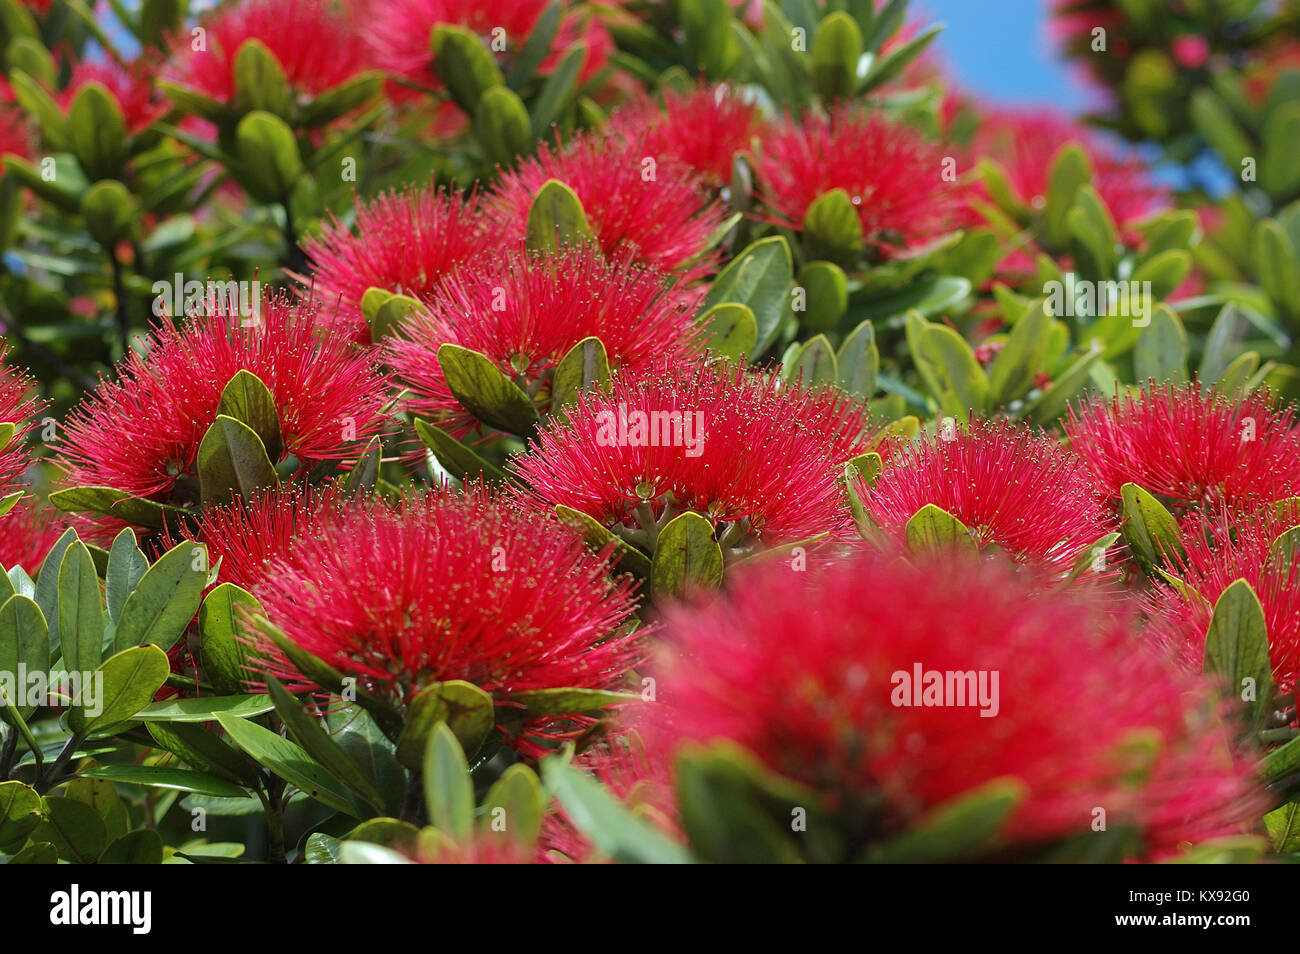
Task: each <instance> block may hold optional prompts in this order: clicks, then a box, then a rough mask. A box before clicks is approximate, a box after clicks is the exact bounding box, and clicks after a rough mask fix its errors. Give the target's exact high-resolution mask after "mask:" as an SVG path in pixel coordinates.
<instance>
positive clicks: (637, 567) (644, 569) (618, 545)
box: [555, 504, 650, 579]
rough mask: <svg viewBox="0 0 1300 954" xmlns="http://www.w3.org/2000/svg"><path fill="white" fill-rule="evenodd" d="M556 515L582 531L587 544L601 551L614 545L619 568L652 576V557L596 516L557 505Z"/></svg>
mask: <svg viewBox="0 0 1300 954" xmlns="http://www.w3.org/2000/svg"><path fill="white" fill-rule="evenodd" d="M555 515H556V516H557V517H558V518H559V520H560V522H561V523H563V524H565V525H566V526H569V527H572V528H573V529H575V530H577V531H578V532H580V533H581V534H582V535H583V537H584V539H585V540H586V542H587V546H589V547H591V549H593V550H595V551H596V552H597V553H599V552H600V551H601V550H603V549H604V548H605V547H606V546H608V545H609V544H611V543H612V544H613V545H614V555H615V558H616V565H617V566H618V567H619V569H621V570H623V571H625V572H627V573H631V574H633V575H634V576H636V577H637V578H639V579H647V578H649V576H650V559H649V558H648V557H647V556H646V555H645V554H644V553H642V552H641V551H640V550H638V549H637V548H636V547H634V546H632V545H631V544H630V543H628V542H627V541H626V540H624V539H623V538H622V537H618V536H615V535H614V534H613V533H612V532H611V531H610V530H609V528H608V527H606V526H605V525H604V524H602V523H601V522H600V521H599V520H597V519H596V518H595V517H592V516H590V515H588V514H585V513H582V512H581V511H578V510H574V509H572V508H571V507H566V506H564V505H563V504H556V505H555Z"/></svg>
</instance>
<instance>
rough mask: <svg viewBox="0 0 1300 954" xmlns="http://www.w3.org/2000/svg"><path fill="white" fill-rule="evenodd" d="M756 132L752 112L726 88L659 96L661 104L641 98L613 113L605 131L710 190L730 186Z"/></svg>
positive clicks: (757, 124) (755, 115)
mask: <svg viewBox="0 0 1300 954" xmlns="http://www.w3.org/2000/svg"><path fill="white" fill-rule="evenodd" d="M759 127H760V120H759V112H758V108H757V107H756V106H755V105H754V104H753V103H750V102H748V101H746V100H745V99H743V98H742V97H741V96H740V95H739V94H737V93H735V92H734V91H733V90H731V89H730V88H728V87H726V86H703V85H701V86H697V87H696V88H695V89H694V90H693V91H692V92H690V93H679V92H677V91H675V90H672V89H665V90H664V92H663V105H662V107H661V106H660V105H659V103H658V102H657V101H656V100H655V99H654V98H653V97H650V96H642V97H639V98H638V99H635V100H633V101H632V102H630V103H628V104H626V105H624V106H621V107H620V108H619V109H617V110H615V112H614V114H613V115H612V116H610V118H609V126H608V130H609V131H610V132H613V133H615V134H617V135H620V136H622V137H623V138H624V139H627V140H628V141H630V142H636V143H639V144H640V145H641V148H642V150H643V151H644V153H645V155H647V156H655V157H658V158H660V159H662V158H665V157H669V158H672V159H676V160H678V161H680V162H683V163H685V164H686V165H688V166H690V167H691V168H692V169H694V170H695V171H696V172H698V173H699V174H700V175H702V176H703V177H704V179H705V181H706V182H707V183H708V184H709V185H710V186H712V187H713V188H715V189H716V188H719V187H720V186H725V185H726V184H727V183H729V182H730V181H731V166H732V162H733V160H734V159H735V157H736V154H737V153H740V152H743V151H745V150H747V149H749V147H750V142H751V140H752V139H753V137H754V134H755V133H756V132H757V131H758V129H759Z"/></svg>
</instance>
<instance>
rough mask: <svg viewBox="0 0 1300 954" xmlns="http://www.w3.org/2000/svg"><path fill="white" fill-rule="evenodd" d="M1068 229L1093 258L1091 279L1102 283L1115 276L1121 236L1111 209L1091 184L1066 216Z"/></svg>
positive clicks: (1076, 199)
mask: <svg viewBox="0 0 1300 954" xmlns="http://www.w3.org/2000/svg"><path fill="white" fill-rule="evenodd" d="M1065 220H1066V228H1067V230H1068V231H1069V233H1070V235H1071V236H1073V237H1074V239H1075V241H1077V242H1078V243H1079V245H1080V246H1081V247H1082V250H1083V251H1084V252H1085V253H1086V255H1085V256H1083V257H1086V258H1087V259H1090V264H1091V273H1092V274H1091V276H1090V277H1091V278H1093V279H1095V280H1098V281H1100V280H1103V279H1105V278H1108V277H1110V276H1111V275H1112V274H1114V271H1115V265H1116V264H1117V261H1118V255H1117V254H1116V248H1117V246H1118V245H1119V234H1118V232H1117V231H1116V229H1115V221H1114V220H1113V219H1112V218H1111V217H1110V210H1108V209H1107V208H1106V204H1105V203H1104V202H1102V201H1101V198H1100V196H1098V195H1097V190H1096V189H1094V188H1093V187H1092V186H1091V185H1085V186H1083V187H1082V188H1081V189H1079V191H1078V193H1077V194H1076V195H1075V199H1074V207H1073V208H1072V209H1070V211H1069V212H1068V213H1067V214H1066V217H1065Z"/></svg>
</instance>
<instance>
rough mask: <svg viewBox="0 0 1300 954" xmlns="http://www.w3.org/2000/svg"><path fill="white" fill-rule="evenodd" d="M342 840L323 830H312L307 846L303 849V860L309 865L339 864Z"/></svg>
mask: <svg viewBox="0 0 1300 954" xmlns="http://www.w3.org/2000/svg"><path fill="white" fill-rule="evenodd" d="M342 844H343V843H342V842H341V841H339V839H337V838H331V837H330V836H329V835H326V834H324V833H322V832H319V831H317V832H312V834H311V836H310V837H309V838H308V839H307V847H306V849H304V851H303V861H304V862H305V863H306V864H309V865H337V864H340V861H339V857H340V849H341V847H342Z"/></svg>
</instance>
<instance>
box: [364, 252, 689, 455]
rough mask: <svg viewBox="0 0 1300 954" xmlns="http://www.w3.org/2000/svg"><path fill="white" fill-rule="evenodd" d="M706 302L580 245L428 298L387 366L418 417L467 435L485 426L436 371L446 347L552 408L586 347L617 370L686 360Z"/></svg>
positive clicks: (480, 268) (477, 271)
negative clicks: (566, 371) (567, 371)
mask: <svg viewBox="0 0 1300 954" xmlns="http://www.w3.org/2000/svg"><path fill="white" fill-rule="evenodd" d="M699 297H700V296H699V294H698V293H695V292H689V291H688V292H683V291H680V290H676V289H673V288H671V287H670V286H669V282H668V280H667V279H666V276H665V275H664V274H663V273H662V272H660V271H658V270H656V269H653V268H649V267H647V266H644V265H639V264H636V263H635V262H633V261H631V259H630V257H629V256H628V254H627V253H624V254H623V255H622V256H621V257H620V260H618V261H613V262H611V261H607V260H606V259H605V257H604V256H603V255H602V254H601V252H600V250H599V249H596V248H593V247H591V246H581V247H577V248H570V249H566V250H564V251H562V252H561V254H560V257H559V259H558V260H555V261H552V260H542V259H534V258H532V257H531V256H529V255H528V254H527V253H526V252H524V251H523V250H515V251H513V252H511V253H508V254H506V255H504V256H496V257H493V258H488V259H481V260H478V261H477V263H476V264H475V265H474V266H473V267H467V268H465V269H463V270H462V271H461V272H460V273H459V274H457V275H455V276H453V277H452V278H449V279H447V280H446V281H444V282H443V283H442V284H441V285H440V286H439V287H438V289H437V291H436V292H435V293H434V294H433V295H431V296H430V297H429V298H428V299H426V301H427V311H425V312H422V313H420V314H419V315H416V316H413V317H412V318H410V319H408V320H407V321H406V322H405V323H404V325H403V327H402V329H401V334H400V336H396V337H390V338H388V339H387V340H386V341H385V348H384V358H385V361H386V362H387V363H388V364H389V365H390V366H391V367H392V368H393V369H394V371H395V372H396V374H397V377H398V379H399V380H400V381H401V382H402V383H403V384H405V385H406V387H407V388H408V389H409V390H410V392H411V396H410V397H409V398H408V399H407V401H406V406H407V409H408V410H410V411H411V413H413V414H417V415H419V416H421V417H426V418H433V419H436V420H437V421H438V422H440V423H443V424H444V426H447V425H449V426H450V427H451V428H452V429H453V430H454V431H456V432H457V433H461V434H463V433H465V432H467V431H469V430H471V429H472V428H473V427H475V426H476V424H477V422H476V420H475V419H474V417H473V416H471V415H470V414H469V413H468V412H467V411H465V410H464V409H463V408H462V407H461V406H460V403H459V402H458V401H457V400H456V398H455V396H454V395H453V394H452V392H451V389H450V388H449V387H448V386H447V379H446V378H445V377H444V376H443V373H442V367H441V365H440V364H439V363H438V348H439V346H441V345H442V344H445V343H448V342H450V343H453V344H458V345H460V346H462V347H465V348H469V349H470V350H472V351H478V352H480V353H482V354H485V355H487V356H488V357H489V358H490V359H492V362H493V363H494V364H495V365H496V366H497V367H498V368H499V369H500V370H501V371H502V372H503V373H505V374H506V375H508V376H510V377H511V378H513V379H515V380H516V381H517V382H519V383H520V385H521V386H522V387H524V389H525V390H526V391H527V392H528V393H529V394H531V395H533V396H534V397H535V399H536V400H537V402H538V403H539V404H540V406H541V407H542V408H546V407H548V406H549V403H550V400H549V398H550V387H551V373H552V372H553V371H554V369H555V366H556V365H557V364H558V363H559V361H560V359H561V358H563V357H564V356H565V355H566V354H568V352H569V350H570V349H571V348H572V347H573V346H574V345H576V344H577V343H578V342H579V341H581V340H583V339H584V338H587V337H590V336H593V335H594V336H596V337H598V338H600V340H601V342H602V343H603V344H604V346H605V351H606V353H607V354H608V356H609V361H610V366H611V367H612V368H616V369H617V368H623V369H626V370H627V371H645V370H648V369H650V368H652V367H658V366H661V365H662V364H663V363H664V362H673V363H679V362H683V361H686V360H687V359H688V358H689V356H690V354H691V352H692V351H694V350H696V348H697V341H698V338H699V332H698V330H697V329H696V326H695V322H694V314H695V309H696V305H697V304H698V301H699Z"/></svg>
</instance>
